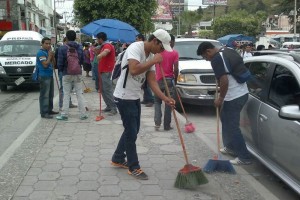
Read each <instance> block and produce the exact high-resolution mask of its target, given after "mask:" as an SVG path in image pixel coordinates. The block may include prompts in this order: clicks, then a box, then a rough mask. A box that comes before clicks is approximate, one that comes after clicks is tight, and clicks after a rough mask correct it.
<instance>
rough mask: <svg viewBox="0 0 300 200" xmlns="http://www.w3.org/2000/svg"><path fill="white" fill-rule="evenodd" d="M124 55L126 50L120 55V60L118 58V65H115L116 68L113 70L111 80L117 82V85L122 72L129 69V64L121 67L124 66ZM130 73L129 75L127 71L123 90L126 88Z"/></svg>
mask: <svg viewBox="0 0 300 200" xmlns="http://www.w3.org/2000/svg"><path fill="white" fill-rule="evenodd" d="M124 54H125V50H124V51H123V52H122V53H120V56H119V58H118V59H117V61H116V64H115V66H114V70H113V72H112V75H111V80H112V81H113V82H115V83H116V81H117V80H118V79H119V77H120V75H121V71H122V70H123V69H128V64H127V65H125V66H124V67H122V66H121V65H122V59H123V56H124ZM128 73H129V70H127V71H126V74H125V79H124V83H123V88H125V87H126V82H127V76H128Z"/></svg>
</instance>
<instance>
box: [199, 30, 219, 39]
mask: <svg viewBox="0 0 300 200" xmlns="http://www.w3.org/2000/svg"><path fill="white" fill-rule="evenodd" d="M199 38H209V39H216V37H215V35H214V32H213V30H200V31H199Z"/></svg>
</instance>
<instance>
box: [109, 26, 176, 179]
mask: <svg viewBox="0 0 300 200" xmlns="http://www.w3.org/2000/svg"><path fill="white" fill-rule="evenodd" d="M170 41H171V37H170V35H169V33H168V32H166V31H165V30H162V29H158V30H156V31H155V32H154V33H153V34H152V35H150V37H149V39H148V40H147V41H145V42H143V41H139V42H134V43H132V44H131V45H130V46H129V47H128V48H127V50H126V52H125V54H124V56H123V59H122V64H121V67H122V71H121V75H120V78H119V79H118V82H117V85H116V88H115V91H114V97H115V103H116V105H117V107H118V110H119V112H120V115H121V119H122V122H123V126H124V131H123V134H122V136H121V138H120V140H119V143H118V146H117V148H116V150H115V152H114V154H113V156H112V160H111V161H112V162H111V164H112V165H114V166H117V167H122V168H126V169H128V174H129V175H132V176H133V177H135V178H137V179H142V180H147V179H148V176H147V175H146V174H145V172H143V171H142V170H141V167H140V165H139V160H138V156H137V151H136V143H135V142H136V139H137V134H138V132H139V129H140V119H141V104H140V93H141V86H142V84H143V83H144V81H145V80H146V77H147V83H148V84H149V86H150V88H151V89H152V91H153V92H154V94H155V95H156V96H157V97H159V98H161V99H162V100H163V101H164V102H165V103H166V104H167V105H170V106H174V105H175V101H174V99H172V98H169V97H167V96H165V95H164V93H163V92H162V91H161V90H160V89H159V86H158V84H157V82H156V79H155V64H156V63H160V62H161V61H162V56H161V55H160V54H159V53H160V52H162V51H163V50H167V51H172V48H171V46H170ZM126 157H127V161H126Z"/></svg>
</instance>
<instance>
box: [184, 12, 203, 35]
mask: <svg viewBox="0 0 300 200" xmlns="http://www.w3.org/2000/svg"><path fill="white" fill-rule="evenodd" d="M180 17H181V23H182V25H184V26H185V27H186V28H187V30H188V35H189V36H192V25H194V24H196V23H198V22H199V21H200V19H201V17H202V16H201V15H199V14H198V12H197V11H184V12H182V13H181V14H180Z"/></svg>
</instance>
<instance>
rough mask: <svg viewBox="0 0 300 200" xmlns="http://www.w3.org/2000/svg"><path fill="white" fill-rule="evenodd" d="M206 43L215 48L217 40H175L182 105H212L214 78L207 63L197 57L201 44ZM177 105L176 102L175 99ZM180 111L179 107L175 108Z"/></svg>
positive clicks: (217, 44) (219, 45) (178, 83)
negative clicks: (211, 44)
mask: <svg viewBox="0 0 300 200" xmlns="http://www.w3.org/2000/svg"><path fill="white" fill-rule="evenodd" d="M204 41H208V42H211V43H213V44H214V45H215V46H216V47H217V48H219V47H221V43H220V42H219V41H217V40H210V39H198V38H177V39H176V40H175V46H174V49H175V50H176V51H178V53H179V75H178V78H177V85H176V87H177V89H178V92H179V95H180V97H181V99H182V101H183V102H184V103H188V104H194V105H213V101H214V95H215V91H216V83H215V76H214V73H213V70H212V67H211V64H210V62H209V61H206V60H205V59H203V58H202V57H200V56H198V55H197V53H196V52H197V49H198V46H199V44H201V42H204ZM176 102H177V103H178V100H177V99H176ZM176 108H177V109H179V110H180V106H179V105H177V106H176Z"/></svg>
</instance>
